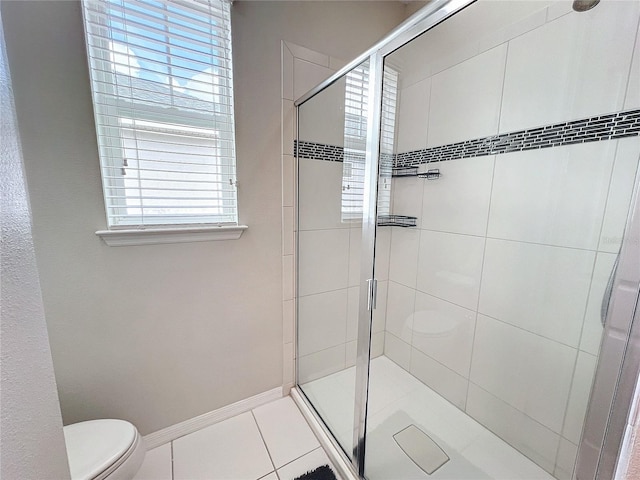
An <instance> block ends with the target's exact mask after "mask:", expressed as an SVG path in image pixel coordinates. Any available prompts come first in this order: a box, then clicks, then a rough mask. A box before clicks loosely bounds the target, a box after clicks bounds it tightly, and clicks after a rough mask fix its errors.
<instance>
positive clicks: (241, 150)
mask: <svg viewBox="0 0 640 480" xmlns="http://www.w3.org/2000/svg"><path fill="white" fill-rule="evenodd" d="M2 14H3V17H4V19H5V24H6V27H5V28H6V37H7V49H8V55H9V61H10V65H11V69H12V75H13V80H14V88H15V96H16V107H17V113H18V122H19V126H20V129H21V135H22V139H23V148H24V158H25V168H26V175H27V180H28V183H29V186H30V189H29V190H30V197H31V204H32V208H33V219H34V239H35V248H36V254H37V258H38V262H39V266H40V271H41V282H42V291H43V297H44V306H45V313H46V316H47V322H48V327H49V332H50V340H51V347H52V352H53V359H54V366H55V371H56V377H57V381H58V386H59V393H60V400H61V405H62V414H63V418H64V421H65V423H71V422H76V421H80V420H85V419H91V418H99V417H118V418H124V419H127V420H130V421H132V422H134V423H135V424H136V425H137V426H138V428H139V429H140V430H141V432H142V433H143V434H147V433H150V432H152V431H156V430H158V429H160V428H163V427H166V426H168V425H171V424H174V423H177V422H180V421H182V420H185V419H187V418H190V417H193V416H195V415H198V414H201V413H204V412H207V411H210V410H213V409H216V408H219V407H221V406H224V405H227V404H229V403H232V402H234V401H237V400H240V399H242V398H246V397H248V396H251V395H255V394H257V393H260V392H263V391H266V390H269V389H271V388H274V387H277V386H279V385H281V384H282V307H281V305H282V301H281V299H282V274H281V172H280V168H281V167H280V165H281V145H280V141H281V140H280V139H281V132H280V115H281V91H280V72H281V68H280V55H281V40H289V41H292V42H294V43H297V44H300V45H304V46H308V47H309V48H312V49H314V50H317V51H321V52H325V53H327V54H329V55H333V56H336V57H340V58H346V59H349V58H352V57H354V56H356V55H357V54H358V53H360V52H361V51H362V50H364V49H365V48H367V47H368V46H369V45H371V44H372V43H374V42H375V40H377V39H378V38H379V37H381V36H383V35H384V33H386V32H387V31H388V30H390V29H391V28H392V27H394V26H395V25H396V24H398V23H400V22H401V21H402V19H403V18H404V14H405V7H404V6H403V5H402V4H401V3H399V2H371V3H367V4H364V3H361V2H302V3H297V2H282V3H280V2H244V1H240V2H236V3H235V4H234V7H233V35H234V71H235V87H236V91H235V95H236V113H237V117H236V132H237V143H238V148H237V151H238V178H239V208H240V221H241V223H245V224H247V225H249V230H248V231H246V232H245V233H244V235H243V236H242V238H241V239H240V240H237V241H220V242H203V243H192V244H175V245H153V246H138V247H119V248H114V247H107V246H106V245H105V244H104V243H102V241H101V240H100V239H99V238H98V237H96V236H95V234H94V232H95V231H96V230H98V229H103V228H105V226H106V222H105V214H104V205H103V199H102V191H101V185H100V175H99V169H98V159H97V146H96V139H95V130H94V124H93V118H92V107H91V101H90V90H89V80H88V73H87V67H86V57H85V51H84V43H83V34H82V24H81V13H80V7H79V3H78V2H75V1H45V2H18V1H16V2H13V1H3V2H2ZM355 25H357V28H355Z"/></svg>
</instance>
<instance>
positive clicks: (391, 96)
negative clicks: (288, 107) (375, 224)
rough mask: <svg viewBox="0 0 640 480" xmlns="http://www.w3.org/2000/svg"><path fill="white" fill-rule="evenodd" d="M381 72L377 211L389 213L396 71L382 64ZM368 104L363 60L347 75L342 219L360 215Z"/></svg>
mask: <svg viewBox="0 0 640 480" xmlns="http://www.w3.org/2000/svg"><path fill="white" fill-rule="evenodd" d="M383 75H384V79H383V84H382V112H381V126H380V180H379V182H380V183H379V185H378V215H389V214H390V213H391V169H392V166H393V149H394V138H395V124H396V106H397V98H398V72H397V71H395V70H393V69H392V68H389V67H385V68H384V74H383ZM368 108H369V66H368V65H366V64H365V65H361V66H359V67H356V68H354V69H353V70H351V71H350V72H349V73H347V75H346V88H345V108H344V112H345V126H344V165H343V174H342V221H345V222H346V221H355V220H361V219H362V208H363V205H362V202H363V198H364V168H365V153H366V150H367V146H366V141H367V110H368Z"/></svg>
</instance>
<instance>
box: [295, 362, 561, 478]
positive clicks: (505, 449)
mask: <svg viewBox="0 0 640 480" xmlns="http://www.w3.org/2000/svg"><path fill="white" fill-rule="evenodd" d="M370 371H371V377H370V385H369V407H368V411H369V417H368V422H367V444H366V445H367V446H366V449H367V454H366V460H365V464H366V467H365V475H366V477H367V479H368V480H389V479H394V480H420V479H425V480H426V479H437V480H445V479H446V480H469V479H473V480H481V479H503V480H554V477H553V476H552V475H550V474H549V473H548V472H546V471H545V470H543V469H542V468H541V467H540V466H538V465H536V464H535V463H533V462H532V461H531V460H530V459H528V458H527V457H525V456H524V455H523V454H521V453H520V452H518V451H517V450H516V449H515V448H513V447H512V446H510V445H509V444H508V443H506V442H505V441H503V440H502V439H500V438H499V437H497V436H496V435H495V434H493V433H492V432H490V431H489V430H488V429H487V428H486V427H484V426H482V425H481V424H479V423H478V422H477V421H475V420H474V419H473V418H471V417H469V416H468V415H467V414H465V413H464V412H463V411H461V410H460V409H458V408H457V407H455V406H454V405H453V404H451V403H450V402H448V401H447V400H445V399H444V398H443V397H442V396H440V395H439V394H437V393H436V392H434V391H433V390H432V389H430V388H429V387H427V386H426V385H425V384H423V383H422V382H420V381H419V380H418V379H416V378H415V377H413V376H412V375H411V374H409V373H408V372H407V371H406V370H404V369H402V368H401V367H399V366H398V365H396V364H395V363H394V362H392V361H391V360H390V359H389V358H387V357H385V356H380V357H377V358H375V359H373V360H372V361H371V370H370ZM354 385H355V368H354V367H351V368H348V369H346V370H342V371H340V372H337V373H334V374H331V375H328V376H326V377H322V378H320V379H317V380H313V381H311V382H308V383H305V384H302V385H301V389H302V390H303V391H304V393H305V394H306V396H307V397H308V398H309V400H310V401H311V402H312V403H313V405H314V407H315V408H316V410H317V411H318V413H319V414H320V416H321V417H322V418H323V420H324V421H325V423H326V424H327V425H328V426H329V428H330V429H331V430H332V432H333V433H334V435H335V437H336V439H337V440H338V441H339V442H340V444H341V445H342V446H343V447H344V446H349V445H351V442H352V434H353V433H352V432H353V430H352V429H351V427H350V426H351V425H352V420H353V398H354ZM412 425H413V426H414V428H416V429H418V430H419V431H421V432H422V433H423V434H425V436H428V438H429V439H431V440H432V441H433V442H434V443H435V444H436V445H437V447H439V448H440V449H442V450H443V451H444V452H445V453H446V457H448V458H449V460H448V461H445V462H443V463H442V464H441V465H440V466H439V467H438V468H436V469H433V470H432V473H431V474H428V473H427V472H426V471H425V469H423V468H421V467H420V466H419V462H415V461H414V460H412V459H411V457H410V456H409V455H407V451H414V452H415V451H418V452H419V451H420V449H421V448H426V447H424V445H423V446H420V445H416V444H415V443H414V444H413V445H411V444H407V443H405V444H404V447H403V446H401V445H399V443H398V441H397V439H396V438H395V437H394V436H396V435H397V434H398V433H399V432H402V431H404V430H406V429H407V428H409V427H410V426H412ZM414 433H415V432H414ZM411 438H412V436H411V435H409V436H407V438H405V439H404V440H405V441H407V440H408V441H411ZM413 438H414V440H413V441H414V442H416V441H420V440H419V436H418V435H414V436H413ZM345 449H346V448H345ZM553 467H554V465H550V466H549V468H550V469H552V468H553ZM571 468H572V465H571V466H568V467H567V469H568V470H569V471H568V472H565V471H562V470H560V471H559V469H558V467H556V475H557V476H558V477H559V478H568V477H570V476H571Z"/></svg>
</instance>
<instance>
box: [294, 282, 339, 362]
mask: <svg viewBox="0 0 640 480" xmlns="http://www.w3.org/2000/svg"><path fill="white" fill-rule="evenodd" d="M346 332H347V289H340V290H334V291H332V292H325V293H319V294H316V295H307V296H304V297H299V299H298V353H299V355H308V354H310V353H314V352H318V351H320V350H324V349H326V348H329V347H335V346H337V345H339V344H341V343H345V341H346Z"/></svg>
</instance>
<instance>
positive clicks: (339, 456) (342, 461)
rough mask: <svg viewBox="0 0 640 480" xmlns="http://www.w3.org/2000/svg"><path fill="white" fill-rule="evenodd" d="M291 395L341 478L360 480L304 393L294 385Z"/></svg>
mask: <svg viewBox="0 0 640 480" xmlns="http://www.w3.org/2000/svg"><path fill="white" fill-rule="evenodd" d="M290 395H291V398H292V399H293V401H294V402H295V403H296V405H297V406H298V408H299V409H300V411H301V412H302V415H304V418H305V420H306V421H307V423H308V424H309V426H310V427H311V430H313V433H315V435H316V437H317V438H318V440H319V441H320V445H322V448H324V451H325V452H327V456H328V457H329V460H331V463H333V465H334V466H335V467H336V468H337V469H338V473H339V474H340V476H341V478H343V479H345V480H358V476H357V475H356V474H355V473H354V471H353V470H352V468H351V465H350V464H349V462H348V460H347V459H346V458H345V455H344V453H343V452H342V450H340V448H339V447H338V446H336V444H334V442H333V441H332V440H331V439H330V437H329V435H330V434H329V433H328V431H327V430H326V427H325V426H324V425H323V424H322V423H321V422H320V420H318V418H317V417H316V413H315V412H314V411H313V410H312V409H311V408H310V407H309V405H307V402H306V401H305V400H304V399H303V398H302V394H301V393H300V392H298V389H297V388H295V387H294V388H292V389H291V394H290Z"/></svg>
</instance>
